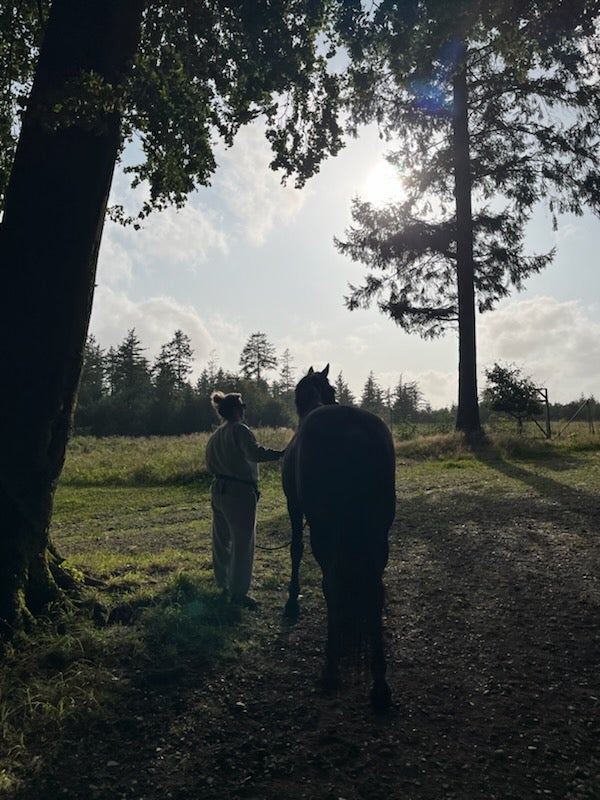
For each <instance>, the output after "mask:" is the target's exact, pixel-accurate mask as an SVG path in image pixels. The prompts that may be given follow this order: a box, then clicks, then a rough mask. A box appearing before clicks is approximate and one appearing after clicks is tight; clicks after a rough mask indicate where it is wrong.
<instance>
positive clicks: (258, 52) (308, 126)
mask: <svg viewBox="0 0 600 800" xmlns="http://www.w3.org/2000/svg"><path fill="white" fill-rule="evenodd" d="M62 2H65V0H62ZM328 5H329V4H328V3H327V2H325V1H321V0H317V1H316V2H315V0H277V2H275V3H273V2H271V0H253V2H242V3H240V2H237V1H236V2H232V0H219V2H217V3H206V2H189V0H146V2H144V3H143V15H142V24H141V36H140V43H139V47H138V50H137V53H136V56H135V63H134V68H133V70H132V72H131V74H130V76H129V78H128V80H127V81H126V82H125V83H123V84H122V85H118V86H117V85H112V84H110V83H109V82H107V81H106V80H103V79H102V78H101V77H100V76H99V75H98V74H97V73H94V72H88V73H83V72H82V73H79V74H77V75H74V76H73V77H72V79H71V81H70V84H69V86H68V87H67V89H68V91H67V93H66V94H65V95H64V96H62V97H60V98H58V97H57V98H56V102H54V103H51V104H48V106H47V108H46V109H45V116H46V120H45V123H46V124H47V125H51V126H56V125H61V126H65V125H70V124H74V123H75V124H77V125H80V124H82V123H85V124H87V125H90V126H93V125H94V124H95V123H96V121H97V116H98V109H99V108H102V109H103V110H104V111H106V109H107V108H114V109H115V110H117V111H118V112H119V115H120V119H121V136H122V145H123V147H124V146H125V145H126V144H128V143H133V144H134V145H135V147H134V148H133V150H132V153H134V154H135V156H134V159H137V160H136V161H135V163H133V164H132V163H128V164H127V165H126V166H125V167H124V170H125V172H127V173H129V174H130V175H131V179H132V184H133V185H134V186H136V185H139V184H140V183H141V182H147V184H148V187H149V193H148V197H147V199H146V200H145V201H144V203H143V206H142V208H140V209H139V216H140V217H144V216H146V215H147V214H148V213H149V212H150V211H151V210H152V209H155V208H156V209H160V208H164V207H166V206H167V205H170V204H175V205H183V204H184V203H185V201H186V199H187V196H188V195H189V193H190V192H191V191H192V190H193V189H194V187H196V186H199V185H202V186H205V185H208V184H209V183H210V179H211V175H212V173H213V172H214V170H215V168H216V162H215V156H214V147H215V143H216V141H217V140H221V141H222V142H224V143H225V144H226V145H231V144H232V143H233V140H234V137H235V134H236V133H237V131H238V130H239V128H240V127H241V126H242V125H244V124H246V123H248V122H250V121H252V120H255V119H258V118H261V119H262V120H263V121H264V123H265V126H266V135H267V137H268V139H269V141H270V142H271V144H272V146H273V150H274V155H273V164H274V166H277V167H278V168H281V169H282V170H283V171H284V173H285V174H288V175H291V174H294V175H295V176H296V180H297V182H298V183H299V184H302V183H303V182H304V181H305V180H306V178H308V177H310V176H311V175H312V174H314V173H315V172H317V171H318V169H319V163H320V161H321V160H322V158H323V157H325V156H326V155H327V154H335V153H336V152H338V150H339V149H340V147H341V146H342V128H341V126H340V123H339V122H338V114H337V109H338V103H339V98H338V95H339V85H338V83H339V82H338V76H337V75H336V73H335V72H334V71H333V70H332V69H330V66H329V59H328V56H327V48H326V47H324V46H323V38H319V36H318V35H317V34H318V32H319V31H322V32H323V31H325V38H327V33H326V31H327V30H328V27H329V26H328V22H327V19H328V17H327V7H328ZM50 7H51V3H50V2H49V0H39V1H38V0H36V1H35V2H34V1H33V0H25V2H22V3H18V4H17V3H12V2H9V3H2V4H1V5H0V33H1V34H2V35H1V37H0V66H1V67H2V69H0V207H1V206H2V203H3V199H4V194H5V191H6V186H7V183H8V177H9V175H10V169H11V165H12V158H13V155H14V150H15V147H16V143H17V141H18V137H19V133H20V120H21V113H22V111H23V109H24V108H26V107H27V103H28V96H29V94H30V91H31V86H32V82H33V77H34V74H35V69H36V66H37V53H38V51H39V48H40V44H41V41H42V39H43V35H44V33H45V30H46V26H47V22H48V16H49V11H50ZM111 211H112V214H113V216H114V217H115V218H117V219H120V220H122V221H125V220H128V221H131V219H130V218H128V217H126V215H125V212H124V210H123V209H122V208H120V207H114V208H113V209H111ZM135 216H136V218H137V214H136V215H135Z"/></svg>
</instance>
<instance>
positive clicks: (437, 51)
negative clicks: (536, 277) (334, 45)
mask: <svg viewBox="0 0 600 800" xmlns="http://www.w3.org/2000/svg"><path fill="white" fill-rule="evenodd" d="M598 10H599V8H598V3H597V2H595V0H590V2H579V3H576V4H573V5H572V6H570V7H569V9H568V10H566V9H565V8H564V6H563V4H561V3H558V2H557V3H547V4H545V6H544V12H543V14H540V13H539V12H540V8H539V5H538V3H537V2H526V3H519V4H516V3H512V2H501V3H495V4H492V5H488V6H481V4H479V3H474V2H470V0H463V1H462V2H458V3H452V4H447V3H440V2H438V1H437V0H433V1H431V0H430V1H429V2H425V3H421V4H419V5H418V6H414V7H411V8H410V11H409V6H408V5H403V4H400V5H397V6H394V7H393V8H392V7H391V6H390V4H386V3H384V4H380V5H379V6H378V7H377V8H376V9H375V10H373V11H372V13H371V14H370V15H369V14H365V15H362V16H358V17H356V18H354V19H351V20H347V27H346V28H345V29H344V34H343V35H345V36H346V37H347V40H348V41H349V43H350V48H351V49H350V52H351V57H352V63H351V65H350V68H349V81H350V96H351V101H350V102H351V108H352V111H351V113H352V116H353V120H354V123H355V125H358V124H359V123H363V122H365V121H367V120H377V122H378V123H379V124H380V125H381V127H382V129H383V131H384V133H385V134H386V135H388V136H390V137H394V141H395V143H396V144H395V147H396V149H395V151H394V152H392V153H390V154H389V155H388V159H389V161H390V163H391V164H392V165H393V166H394V167H395V168H396V169H397V170H398V173H399V174H400V175H401V177H402V180H403V183H404V186H405V188H406V193H407V199H406V200H405V201H404V202H402V203H398V204H395V205H389V206H387V207H386V208H377V207H375V206H374V205H373V204H371V203H367V202H362V201H360V200H355V201H354V202H353V206H352V216H353V220H354V225H353V226H352V227H351V228H350V229H349V230H348V231H347V232H346V237H347V238H346V240H345V241H341V240H336V244H337V247H338V249H339V250H340V252H342V253H344V254H346V255H348V256H349V257H350V258H352V259H353V260H354V261H359V262H361V263H364V264H365V265H366V267H367V269H368V274H367V278H366V280H365V283H364V284H363V285H362V286H351V287H350V289H351V292H350V294H349V296H348V297H347V298H346V303H347V305H348V307H349V308H350V309H354V308H358V307H364V306H368V305H369V304H370V303H371V302H372V301H373V300H375V301H376V302H377V304H378V306H379V308H380V309H381V311H382V312H383V313H385V314H387V315H389V316H390V317H391V318H392V319H393V320H394V321H395V322H397V323H398V324H399V325H400V326H401V327H402V328H404V329H405V330H407V331H409V332H418V333H420V334H421V335H423V336H426V337H430V336H438V335H440V334H441V333H442V332H443V331H444V330H446V329H447V328H448V326H452V325H455V324H456V323H457V321H458V316H459V308H458V294H457V288H456V272H457V259H458V252H457V235H458V230H457V224H458V223H457V217H456V200H455V188H456V187H455V180H456V178H457V174H458V173H457V166H456V165H457V161H456V159H457V138H456V136H457V134H456V129H455V125H454V114H455V113H456V108H453V103H455V102H456V97H453V79H454V77H455V75H456V74H457V71H458V70H459V69H460V68H461V67H463V66H464V67H465V70H466V76H467V104H468V115H469V142H468V147H469V181H470V191H471V193H472V201H473V215H472V220H471V222H472V232H471V233H470V234H469V235H470V236H471V238H472V245H473V258H474V286H475V291H476V297H477V303H478V306H479V310H480V311H486V310H489V309H491V308H492V307H493V306H494V305H495V304H496V303H497V301H498V300H500V299H501V298H503V297H506V296H507V295H508V293H509V291H510V289H511V287H513V286H514V287H515V288H517V289H520V288H521V287H522V285H523V282H524V280H525V279H526V278H527V277H528V276H530V275H532V274H534V273H536V272H539V271H540V270H541V269H543V268H544V267H545V266H546V265H547V264H548V263H549V262H550V261H551V259H552V257H553V252H550V253H546V254H541V255H526V254H525V253H524V246H523V240H524V234H525V229H526V225H527V222H528V220H529V216H530V213H531V209H532V207H533V206H535V205H536V204H537V203H539V202H544V203H546V204H547V205H548V206H549V208H550V210H551V212H552V213H553V215H554V216H555V218H556V214H557V213H559V212H562V211H569V212H574V213H581V212H582V209H583V206H584V205H585V204H588V205H590V206H591V207H592V208H593V209H595V210H596V211H598V210H599V209H600V191H599V190H600V174H599V171H598V161H597V150H598V144H599V140H598V129H597V126H596V125H595V122H594V120H597V118H598V113H599V109H600V101H599V99H598V92H597V76H596V75H595V72H594V70H595V69H596V67H595V64H596V62H597V57H598V38H597V36H596V35H595V27H594V25H595V23H594V16H595V15H597V14H598ZM459 42H464V43H465V45H466V49H465V51H464V64H463V62H462V61H461V59H462V57H463V56H462V55H461V49H460V47H458V46H457V44H456V43H459ZM492 200H493V203H492V202H491V201H492ZM501 204H503V205H504V207H502V205H501Z"/></svg>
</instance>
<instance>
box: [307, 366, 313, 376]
mask: <svg viewBox="0 0 600 800" xmlns="http://www.w3.org/2000/svg"><path fill="white" fill-rule="evenodd" d="M313 372H314V369H313V368H312V367H309V368H308V372H307V373H306V374H307V375H312V374H313Z"/></svg>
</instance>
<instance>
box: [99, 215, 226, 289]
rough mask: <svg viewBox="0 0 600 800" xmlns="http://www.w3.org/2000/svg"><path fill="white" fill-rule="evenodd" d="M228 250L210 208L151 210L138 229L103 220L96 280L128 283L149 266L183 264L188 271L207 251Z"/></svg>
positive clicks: (205, 257) (113, 284)
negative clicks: (152, 212)
mask: <svg viewBox="0 0 600 800" xmlns="http://www.w3.org/2000/svg"><path fill="white" fill-rule="evenodd" d="M215 252H217V253H221V254H224V255H227V254H228V242H227V236H226V234H225V233H224V231H223V230H222V226H221V223H220V220H219V218H218V217H217V215H216V214H214V213H213V212H209V211H206V210H204V209H203V208H201V207H199V206H197V205H194V204H193V202H190V203H188V204H187V205H186V206H185V207H184V208H182V209H180V210H177V209H175V208H168V209H166V210H165V211H162V212H156V213H154V214H151V215H150V217H149V218H148V219H147V220H146V221H145V223H144V227H143V228H142V229H141V230H138V231H136V230H134V229H133V228H132V227H126V228H124V227H122V226H121V225H117V224H116V223H114V222H109V221H107V223H106V225H105V228H104V235H103V237H102V246H101V248H100V256H99V259H98V283H99V284H101V285H105V286H109V287H112V288H116V287H119V286H123V285H129V284H131V282H132V279H133V277H134V275H135V276H136V277H139V276H140V275H145V274H148V273H151V272H152V271H153V270H161V269H165V266H166V265H168V267H169V269H172V268H173V267H181V266H184V267H186V268H187V269H190V270H192V271H195V270H196V267H197V265H198V264H201V263H205V262H206V261H208V260H209V258H210V256H211V254H213V253H215Z"/></svg>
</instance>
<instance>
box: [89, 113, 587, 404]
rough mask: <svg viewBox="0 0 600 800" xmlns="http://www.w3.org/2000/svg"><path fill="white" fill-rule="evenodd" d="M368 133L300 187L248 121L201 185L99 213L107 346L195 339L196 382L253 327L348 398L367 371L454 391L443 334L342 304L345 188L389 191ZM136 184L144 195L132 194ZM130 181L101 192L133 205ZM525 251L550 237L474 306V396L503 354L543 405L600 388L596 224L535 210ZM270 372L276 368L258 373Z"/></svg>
mask: <svg viewBox="0 0 600 800" xmlns="http://www.w3.org/2000/svg"><path fill="white" fill-rule="evenodd" d="M389 149H390V145H388V144H386V143H385V142H382V141H381V140H380V139H379V137H378V135H377V132H376V130H375V129H373V128H368V129H365V130H364V131H363V132H362V134H361V136H360V137H359V138H358V139H357V140H351V141H350V142H349V143H348V144H347V146H346V147H345V148H344V149H343V150H342V152H341V153H340V154H339V155H338V156H337V157H335V158H330V159H328V160H327V161H326V162H325V163H324V164H323V165H322V167H321V171H320V173H319V174H318V175H317V176H315V177H314V178H311V179H310V180H309V181H308V182H307V184H306V186H305V187H304V188H303V189H302V190H298V189H295V188H294V187H293V182H290V183H289V184H288V185H285V186H284V185H282V183H281V176H280V175H279V174H277V173H275V172H273V171H272V170H270V169H269V166H268V164H269V160H270V151H269V148H268V145H267V143H266V141H265V140H264V136H263V132H262V129H261V128H260V126H259V125H258V124H255V125H253V126H248V127H247V128H245V129H243V130H242V131H241V132H240V134H239V135H238V137H237V139H236V141H235V143H234V145H233V147H232V148H230V149H228V150H226V149H218V151H217V162H218V164H219V166H218V169H217V171H216V173H215V175H214V179H213V182H212V185H211V186H210V187H207V188H202V189H200V190H199V191H197V192H195V193H194V194H193V195H192V196H191V197H190V200H189V202H188V204H187V205H186V207H185V208H183V209H181V210H179V211H177V210H175V209H169V210H167V211H164V212H161V213H155V214H152V215H151V216H150V217H149V218H148V219H147V220H146V221H145V223H144V227H143V229H142V230H140V231H135V230H134V229H133V228H131V227H129V228H123V227H122V226H119V225H117V224H115V223H112V222H109V221H107V222H106V225H105V229H104V235H103V240H102V245H101V250H100V257H99V263H98V273H97V281H96V283H97V288H96V293H95V298H94V305H93V310H92V318H91V326H90V333H92V334H93V335H94V336H95V338H96V340H97V342H98V344H100V345H101V346H102V347H103V348H108V347H110V346H118V345H119V344H120V343H121V342H122V341H123V339H124V338H125V336H126V334H127V332H128V331H129V330H131V329H132V328H133V329H135V332H136V335H137V336H138V338H139V340H140V342H141V344H142V346H143V347H144V348H145V355H146V357H147V358H148V359H149V360H150V361H152V360H153V359H154V357H155V356H156V355H157V354H158V352H159V351H160V347H161V345H163V344H165V343H166V342H168V341H170V340H171V339H172V337H173V333H174V332H175V331H176V330H177V329H181V330H182V331H183V332H184V333H186V334H187V335H188V336H189V337H190V339H191V342H192V347H193V350H194V372H193V374H192V378H195V377H196V376H197V375H198V374H199V373H200V372H201V371H202V369H203V368H204V367H205V366H207V364H208V363H209V361H212V362H215V363H216V364H217V365H218V366H220V367H222V368H223V369H225V370H230V371H238V370H239V357H240V353H241V351H242V348H243V347H244V344H245V343H246V341H247V340H248V337H249V336H250V335H251V334H252V333H256V332H258V331H260V332H262V333H265V334H266V336H267V338H268V340H269V341H270V342H271V343H272V344H273V346H274V347H275V349H276V352H277V354H278V355H281V354H282V353H283V352H284V351H285V350H286V349H288V350H289V353H290V355H291V359H292V361H291V365H292V368H293V369H294V372H295V377H296V379H299V378H300V377H302V375H303V374H305V372H306V371H307V369H308V368H309V367H310V366H313V367H314V368H315V369H322V368H323V367H324V366H325V365H326V364H327V363H329V364H330V369H331V375H332V376H333V377H334V378H335V377H336V376H337V375H338V374H339V373H340V372H342V374H343V377H344V379H345V380H346V381H347V383H348V384H349V385H350V388H351V389H352V391H353V392H354V393H355V395H356V396H357V397H360V394H361V391H362V388H363V386H364V383H365V381H366V380H367V377H368V375H369V373H370V372H373V374H374V377H375V379H376V380H377V381H378V383H379V384H380V385H381V386H382V388H383V389H384V390H385V389H387V388H388V387H389V388H391V389H393V388H394V387H395V386H396V385H397V384H398V381H399V379H400V378H401V379H402V381H403V382H411V381H415V382H416V383H417V385H418V387H419V389H420V391H421V393H422V395H423V398H424V400H425V401H426V402H427V403H429V404H430V405H431V406H432V408H442V407H450V406H451V405H452V404H455V403H456V399H457V370H458V361H457V359H458V344H457V338H456V333H455V332H449V333H448V334H447V335H446V336H444V337H443V338H440V339H436V340H422V339H420V338H419V337H418V336H417V335H410V336H409V335H408V334H405V333H404V332H403V331H402V330H401V329H400V328H398V327H397V326H396V325H395V324H394V323H393V322H392V321H391V320H390V319H389V318H387V317H384V316H383V315H382V314H381V313H380V312H379V311H378V310H377V309H376V308H371V309H367V310H357V311H352V312H350V311H348V310H347V309H346V307H345V305H344V296H345V295H346V294H348V284H349V283H355V284H356V283H361V282H362V278H363V276H364V267H362V266H361V265H360V264H355V263H353V262H351V261H350V259H348V258H347V257H345V256H342V255H340V254H339V253H338V252H337V250H336V249H335V247H334V243H333V237H334V236H337V237H338V238H342V239H343V238H344V231H345V230H346V229H347V228H348V226H349V225H350V223H351V216H350V207H351V199H352V198H353V197H355V196H360V197H361V198H363V199H370V200H371V201H373V202H383V201H384V200H386V199H390V198H392V197H394V196H401V192H402V187H401V184H399V183H398V182H397V181H396V179H395V178H394V176H393V175H392V174H391V168H390V169H389V170H388V169H387V165H386V162H385V160H384V157H383V156H384V153H385V152H386V151H387V150H389ZM141 191H143V190H141ZM140 198H141V195H140V190H138V193H137V194H136V193H134V192H132V190H131V189H130V188H129V186H128V180H127V176H124V175H123V174H122V173H121V172H119V171H118V172H117V173H116V174H115V179H114V181H113V188H112V195H111V200H110V202H111V203H123V204H124V205H125V206H126V209H129V210H133V209H134V208H136V203H138V204H139V203H140V202H141V201H140ZM527 241H528V249H530V250H531V251H533V252H546V251H547V250H549V249H551V248H552V247H553V246H556V248H557V254H556V257H555V260H554V263H553V264H552V265H551V266H550V267H548V268H546V270H544V271H543V272H542V273H541V274H539V275H537V276H534V277H533V278H531V279H530V280H529V281H528V282H527V284H526V288H525V290H524V291H522V292H521V293H514V294H513V295H512V296H511V297H510V298H508V299H507V300H504V301H502V302H501V303H500V304H498V305H497V306H496V308H495V310H493V311H491V312H487V313H485V314H483V315H479V316H478V322H477V325H478V327H477V347H478V365H479V392H480V394H481V392H482V390H483V388H484V386H485V382H486V381H485V376H484V370H485V369H486V368H489V367H491V366H492V364H494V363H495V362H502V363H506V364H515V365H516V366H518V367H519V368H520V369H521V370H522V372H523V374H524V375H527V376H529V377H531V378H532V379H533V380H534V382H535V383H536V385H538V386H540V387H545V388H547V389H548V392H549V399H550V402H568V401H570V400H577V399H578V398H579V397H581V396H585V397H589V396H591V395H594V396H595V397H596V398H600V220H599V219H598V218H597V217H594V216H593V215H592V214H587V215H585V216H584V217H581V218H578V217H563V218H561V219H560V221H559V228H558V231H556V232H554V231H553V230H552V226H551V221H550V218H549V215H548V214H547V213H545V212H543V211H540V213H538V214H536V215H535V217H534V219H533V220H532V222H531V224H530V228H529V229H528V236H527ZM266 377H267V378H268V379H269V380H273V379H276V378H277V377H278V370H275V371H273V372H272V373H270V374H268V375H267V376H266Z"/></svg>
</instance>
